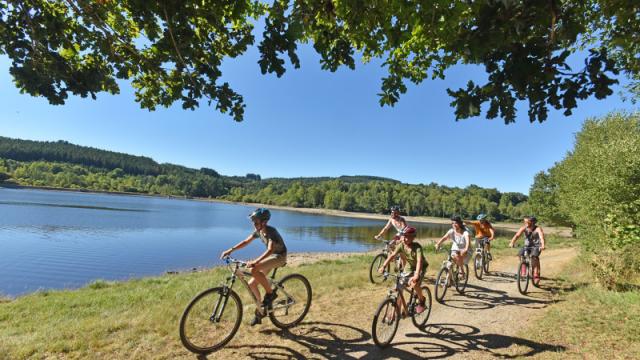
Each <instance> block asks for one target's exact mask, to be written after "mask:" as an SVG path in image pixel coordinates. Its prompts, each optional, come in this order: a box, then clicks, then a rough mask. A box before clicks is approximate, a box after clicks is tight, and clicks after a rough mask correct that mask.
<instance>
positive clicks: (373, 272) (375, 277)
mask: <svg viewBox="0 0 640 360" xmlns="http://www.w3.org/2000/svg"><path fill="white" fill-rule="evenodd" d="M385 260H387V257H386V256H385V255H384V254H378V255H376V256H375V257H374V258H373V261H372V262H371V265H370V266H369V281H371V283H372V284H380V283H382V282H383V281H385V280H386V279H385V277H384V276H382V274H380V273H379V272H378V269H380V268H381V267H382V264H384V262H385ZM390 268H391V266H390V265H387V267H386V269H385V270H386V271H387V272H389V270H390Z"/></svg>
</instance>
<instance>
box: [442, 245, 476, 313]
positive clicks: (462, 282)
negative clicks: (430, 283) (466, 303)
mask: <svg viewBox="0 0 640 360" xmlns="http://www.w3.org/2000/svg"><path fill="white" fill-rule="evenodd" d="M459 274H460V269H459V266H458V264H456V263H455V261H453V258H452V257H451V251H449V252H448V256H447V259H446V260H444V261H443V262H442V268H440V271H439V272H438V276H437V277H436V283H435V293H436V301H437V302H439V303H441V304H442V303H443V300H444V295H445V294H446V293H447V289H448V288H449V287H450V286H451V285H455V287H456V291H458V293H459V294H460V295H462V294H464V290H465V289H466V287H467V282H468V281H469V265H467V264H464V278H462V279H460V277H459ZM452 283H453V284H452Z"/></svg>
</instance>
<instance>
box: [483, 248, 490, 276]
mask: <svg viewBox="0 0 640 360" xmlns="http://www.w3.org/2000/svg"><path fill="white" fill-rule="evenodd" d="M490 262H491V257H490V255H488V253H485V255H484V261H483V264H484V273H485V274H489V263H490Z"/></svg>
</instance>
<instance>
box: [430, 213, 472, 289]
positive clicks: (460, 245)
mask: <svg viewBox="0 0 640 360" xmlns="http://www.w3.org/2000/svg"><path fill="white" fill-rule="evenodd" d="M446 239H451V242H452V245H451V258H452V259H453V261H454V262H455V263H456V264H458V268H459V269H460V274H459V276H460V277H462V278H464V277H465V276H466V275H465V273H464V266H463V264H466V263H467V262H469V259H471V252H469V244H470V243H471V240H470V239H469V231H468V230H467V228H466V227H465V226H464V224H463V223H462V219H461V218H460V216H454V217H452V218H451V229H449V231H447V233H446V234H444V236H442V238H441V239H440V240H438V241H437V242H436V251H437V250H438V249H439V248H440V244H442V242H443V241H445V240H446Z"/></svg>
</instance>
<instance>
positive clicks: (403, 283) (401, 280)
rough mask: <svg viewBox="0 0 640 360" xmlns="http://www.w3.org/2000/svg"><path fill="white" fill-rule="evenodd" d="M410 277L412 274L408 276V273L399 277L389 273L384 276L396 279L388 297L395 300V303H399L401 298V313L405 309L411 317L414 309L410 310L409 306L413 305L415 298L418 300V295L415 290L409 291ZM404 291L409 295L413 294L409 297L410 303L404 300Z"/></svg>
mask: <svg viewBox="0 0 640 360" xmlns="http://www.w3.org/2000/svg"><path fill="white" fill-rule="evenodd" d="M409 275H410V274H407V273H400V274H399V275H396V274H390V273H387V272H385V274H384V276H385V277H389V276H392V277H395V278H396V283H395V285H394V286H393V288H391V289H389V293H388V294H387V297H388V298H390V299H393V301H394V302H397V301H398V298H399V299H400V300H401V301H400V304H401V305H400V312H402V310H403V309H404V310H405V311H406V312H407V314H408V315H409V316H411V314H412V313H413V308H412V309H409V305H410V304H411V303H413V301H414V298H416V297H417V295H416V292H415V290H414V289H409V290H408V289H407V285H408V284H409V280H408V277H409ZM404 291H407V292H409V294H411V295H410V297H409V302H408V303H407V302H406V300H405V299H404V294H403V292H404Z"/></svg>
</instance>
